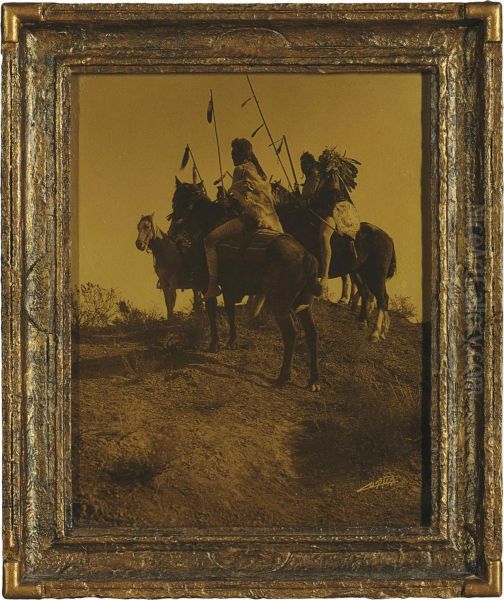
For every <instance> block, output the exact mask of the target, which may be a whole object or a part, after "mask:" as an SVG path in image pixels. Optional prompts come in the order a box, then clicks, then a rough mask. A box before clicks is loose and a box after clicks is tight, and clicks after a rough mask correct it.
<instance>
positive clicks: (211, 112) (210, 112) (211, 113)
mask: <svg viewBox="0 0 504 600" xmlns="http://www.w3.org/2000/svg"><path fill="white" fill-rule="evenodd" d="M207 121H208V122H209V123H211V122H212V121H213V124H214V129H215V141H216V142H217V155H218V156H219V172H220V181H221V185H222V189H223V191H224V193H226V188H225V187H224V177H223V175H222V160H221V153H220V145H219V134H218V133H217V115H216V113H215V104H214V101H213V93H212V90H210V102H209V103H208V108H207Z"/></svg>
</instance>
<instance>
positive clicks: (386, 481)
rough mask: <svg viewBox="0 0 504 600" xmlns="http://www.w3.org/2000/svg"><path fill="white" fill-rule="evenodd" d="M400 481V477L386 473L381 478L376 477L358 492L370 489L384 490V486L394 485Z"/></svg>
mask: <svg viewBox="0 0 504 600" xmlns="http://www.w3.org/2000/svg"><path fill="white" fill-rule="evenodd" d="M398 482H399V479H398V478H397V477H396V476H395V475H392V474H390V475H384V476H383V477H380V478H379V479H375V480H374V481H370V482H369V483H367V484H366V485H364V486H363V487H361V488H359V489H358V490H357V493H358V494H359V493H360V492H367V491H368V490H382V489H383V488H387V487H393V486H394V485H396V484H397V483H398Z"/></svg>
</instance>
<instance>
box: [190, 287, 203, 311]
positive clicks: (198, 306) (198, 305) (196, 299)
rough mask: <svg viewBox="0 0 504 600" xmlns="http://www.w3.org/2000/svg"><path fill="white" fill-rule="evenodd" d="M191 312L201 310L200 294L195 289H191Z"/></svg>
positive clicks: (201, 300)
mask: <svg viewBox="0 0 504 600" xmlns="http://www.w3.org/2000/svg"><path fill="white" fill-rule="evenodd" d="M192 292H193V310H194V311H195V312H199V311H200V310H201V309H202V308H203V299H202V295H201V292H200V291H198V290H197V289H193V291H192Z"/></svg>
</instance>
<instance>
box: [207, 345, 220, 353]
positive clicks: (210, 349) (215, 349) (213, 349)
mask: <svg viewBox="0 0 504 600" xmlns="http://www.w3.org/2000/svg"><path fill="white" fill-rule="evenodd" d="M208 352H212V353H213V354H217V352H219V344H216V343H214V342H212V343H211V344H210V346H208Z"/></svg>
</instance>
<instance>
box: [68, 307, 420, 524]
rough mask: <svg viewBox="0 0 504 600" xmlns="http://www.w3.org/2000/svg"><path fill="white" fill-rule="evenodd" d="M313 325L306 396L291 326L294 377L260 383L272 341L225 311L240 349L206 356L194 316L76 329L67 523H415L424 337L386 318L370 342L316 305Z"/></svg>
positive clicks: (302, 351)
mask: <svg viewBox="0 0 504 600" xmlns="http://www.w3.org/2000/svg"><path fill="white" fill-rule="evenodd" d="M315 318H316V323H317V327H318V331H319V336H320V367H321V374H322V383H323V386H322V390H321V392H320V393H318V394H317V393H311V392H309V391H308V390H307V389H306V387H305V385H306V381H307V376H308V373H307V371H308V368H307V352H306V348H305V345H304V340H303V337H302V335H301V334H300V336H299V338H298V341H297V343H296V357H295V361H294V368H293V382H292V384H290V385H287V386H285V387H283V388H279V389H277V388H273V387H272V386H271V382H272V381H273V379H274V377H275V376H276V374H277V370H278V368H279V365H280V360H281V351H282V342H281V338H280V335H279V332H278V331H277V329H276V325H275V324H274V323H273V321H271V320H268V319H267V318H265V319H263V323H262V324H261V325H260V326H258V327H256V328H253V329H251V328H249V327H247V326H246V325H245V323H244V322H243V321H244V318H242V315H239V331H240V336H241V337H240V343H239V348H238V349H237V350H228V349H223V350H222V351H221V352H220V353H219V354H210V353H207V352H205V351H204V348H205V347H206V344H207V337H206V336H207V333H206V330H207V327H206V320H205V319H206V318H205V316H204V315H203V316H201V315H191V316H185V317H184V316H179V317H177V318H176V319H175V320H174V321H173V322H171V323H169V324H167V323H161V322H160V323H159V324H158V326H157V327H155V328H152V327H151V328H150V329H149V330H148V331H141V330H135V331H127V330H124V329H122V330H121V329H117V328H116V329H114V328H109V329H108V330H103V331H97V330H95V331H88V332H86V331H81V332H80V335H79V336H78V339H75V340H74V344H73V356H74V361H73V387H72V391H73V395H72V419H73V456H74V462H73V464H74V472H73V493H74V505H73V506H74V513H73V514H74V520H75V522H76V524H77V525H79V526H84V527H86V526H132V527H142V528H145V527H246V526H255V527H268V528H271V527H274V528H285V527H286V528H294V529H295V528H301V527H302V528H303V529H306V528H307V527H308V528H313V529H320V528H324V529H328V528H329V529H331V528H336V527H340V526H344V525H352V526H353V525H361V526H369V525H410V526H415V525H419V524H420V523H421V522H425V520H426V519H428V510H429V505H428V502H427V501H426V500H425V499H426V498H428V493H427V492H428V488H429V485H430V484H429V473H428V471H427V470H426V468H422V462H425V464H427V462H426V461H423V459H422V457H423V456H424V455H425V456H428V454H429V452H428V446H426V443H427V444H428V435H427V433H426V431H425V427H423V426H422V423H424V424H425V423H426V422H428V418H427V419H426V410H427V411H428V406H427V404H426V401H425V400H423V399H425V398H427V397H428V395H429V390H428V386H427V387H426V383H425V381H426V380H427V379H428V378H424V370H425V369H427V368H428V364H426V360H427V357H428V355H429V352H428V350H427V351H426V352H423V348H427V349H428V348H429V347H430V345H429V339H428V332H427V331H426V329H425V328H422V325H419V324H412V323H410V322H408V321H407V320H406V319H403V318H401V317H399V316H397V315H392V328H391V331H390V333H389V335H388V337H387V339H386V340H385V341H383V342H381V343H379V344H370V343H369V342H368V339H367V335H368V334H367V333H366V332H364V331H360V330H358V329H357V326H356V318H355V315H353V314H352V313H351V312H350V311H349V309H348V308H347V307H342V306H337V305H330V304H328V303H327V302H323V301H319V302H317V304H316V306H315ZM220 321H221V322H220V327H221V331H222V332H223V337H224V332H225V322H224V319H223V317H220ZM424 354H425V356H424ZM422 410H423V413H422ZM427 415H428V413H427ZM423 430H424V431H423Z"/></svg>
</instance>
